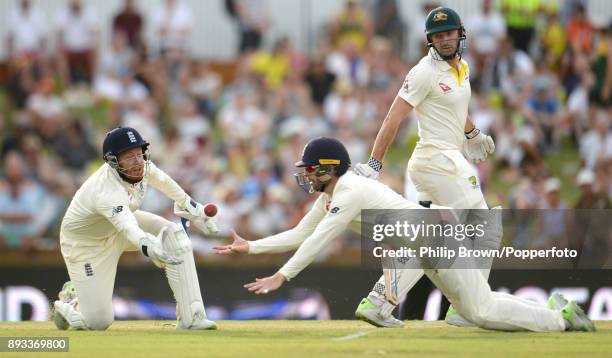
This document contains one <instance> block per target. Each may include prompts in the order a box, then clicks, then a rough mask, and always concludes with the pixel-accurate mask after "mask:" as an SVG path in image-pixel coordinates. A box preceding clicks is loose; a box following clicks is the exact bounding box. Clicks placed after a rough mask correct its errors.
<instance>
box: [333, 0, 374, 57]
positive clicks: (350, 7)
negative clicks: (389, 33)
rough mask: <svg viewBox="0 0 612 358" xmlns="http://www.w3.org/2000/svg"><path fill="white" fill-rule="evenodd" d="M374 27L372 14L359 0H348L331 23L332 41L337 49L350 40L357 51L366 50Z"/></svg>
mask: <svg viewBox="0 0 612 358" xmlns="http://www.w3.org/2000/svg"><path fill="white" fill-rule="evenodd" d="M372 33H373V28H372V20H371V19H370V16H369V15H368V14H367V13H366V12H365V10H364V9H363V8H362V7H361V5H360V4H359V1H358V0H346V1H345V5H344V8H343V9H342V10H341V11H340V13H339V14H337V15H336V16H335V17H334V19H333V20H332V22H331V24H330V25H329V35H330V38H331V40H332V41H331V42H332V43H333V44H334V45H335V46H336V48H337V49H342V48H344V47H345V43H347V42H350V43H351V44H352V45H353V46H354V47H355V50H356V51H357V52H364V51H365V50H366V48H367V46H368V45H369V42H370V39H371V38H372Z"/></svg>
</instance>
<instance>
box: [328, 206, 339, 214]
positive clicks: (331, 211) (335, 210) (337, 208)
mask: <svg viewBox="0 0 612 358" xmlns="http://www.w3.org/2000/svg"><path fill="white" fill-rule="evenodd" d="M338 211H340V208H339V207H337V206H335V207H333V208H332V209H331V210H330V211H329V212H330V213H332V214H335V213H337V212H338Z"/></svg>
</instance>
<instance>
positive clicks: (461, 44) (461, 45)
mask: <svg viewBox="0 0 612 358" xmlns="http://www.w3.org/2000/svg"><path fill="white" fill-rule="evenodd" d="M450 30H459V38H458V39H457V49H456V50H455V53H454V54H452V55H448V56H445V55H442V54H441V53H440V52H439V51H438V49H437V48H436V46H434V43H433V41H432V40H431V36H430V35H433V34H435V33H438V32H443V31H436V32H433V33H431V34H428V35H427V47H428V48H429V53H430V54H431V57H432V58H433V59H434V60H437V61H449V60H454V59H458V60H461V55H462V54H463V51H465V49H466V48H467V45H466V36H465V28H464V27H463V26H461V27H459V28H456V29H450ZM444 31H449V30H444Z"/></svg>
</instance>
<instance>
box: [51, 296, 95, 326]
mask: <svg viewBox="0 0 612 358" xmlns="http://www.w3.org/2000/svg"><path fill="white" fill-rule="evenodd" d="M76 305H77V301H76V298H75V299H74V300H72V301H71V302H63V301H55V302H54V303H53V311H52V315H53V322H54V323H55V326H56V327H57V328H58V329H61V330H66V329H68V328H73V329H77V330H83V329H87V325H86V324H85V320H84V319H83V315H81V313H80V312H79V311H77V309H76Z"/></svg>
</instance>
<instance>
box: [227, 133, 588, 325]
mask: <svg viewBox="0 0 612 358" xmlns="http://www.w3.org/2000/svg"><path fill="white" fill-rule="evenodd" d="M349 164H350V158H349V155H348V153H347V151H346V149H345V147H344V146H343V145H342V143H340V141H338V140H337V139H334V138H325V137H321V138H317V139H314V140H312V141H310V142H309V143H308V144H307V145H306V147H305V148H304V153H303V155H302V160H301V161H300V162H298V163H296V166H298V167H301V168H304V171H303V172H302V173H298V174H296V178H297V181H298V184H299V185H300V186H301V187H302V188H304V189H305V190H306V191H307V192H308V193H310V194H313V193H315V192H316V191H319V192H321V194H320V195H319V197H318V198H317V200H316V202H315V204H314V206H313V208H312V209H311V210H310V211H309V212H308V213H307V214H306V215H305V216H304V217H303V218H302V220H301V221H300V223H299V224H298V225H297V226H296V227H295V228H293V229H291V230H288V231H285V232H282V233H280V234H277V235H273V236H270V237H267V238H263V239H260V240H256V241H246V240H244V239H242V238H241V237H240V236H238V235H237V234H236V233H233V237H234V241H233V243H232V244H230V245H224V246H218V247H216V248H215V250H216V252H217V253H218V254H221V255H230V254H233V253H249V254H260V253H278V252H286V251H290V250H294V249H297V251H296V252H295V254H294V255H293V257H291V259H290V260H289V261H288V262H287V263H286V264H285V265H284V266H283V267H282V268H281V269H280V270H278V272H276V273H275V274H274V275H272V276H269V277H265V278H262V279H259V278H258V279H256V281H255V282H252V283H249V284H246V285H245V287H246V288H247V289H248V290H249V291H251V292H254V293H256V294H267V293H269V292H271V291H273V290H276V289H278V288H279V287H281V286H282V285H283V284H284V283H285V282H286V281H289V280H291V279H293V278H295V277H296V276H297V275H298V274H299V273H300V272H301V271H302V270H303V269H304V268H306V267H307V266H308V265H309V264H310V263H311V262H312V261H313V260H314V259H315V258H316V257H317V255H319V254H320V253H321V252H322V251H323V250H324V249H325V248H326V247H327V246H329V244H330V243H331V241H332V240H333V239H334V238H336V237H337V236H338V235H339V234H340V233H341V232H342V231H343V230H345V229H346V228H347V227H350V228H351V229H353V230H357V231H359V230H360V229H361V227H360V226H361V210H363V209H418V208H420V209H421V210H423V208H422V207H421V206H419V205H418V204H416V203H412V202H409V201H407V200H406V199H404V198H403V197H402V196H401V195H399V194H397V193H395V192H394V191H393V190H391V189H390V188H389V187H387V186H386V185H384V184H382V183H380V182H378V181H376V180H372V179H369V178H365V177H363V176H358V175H355V174H354V173H353V172H351V171H348V167H349ZM425 274H426V275H427V276H428V277H429V278H430V279H431V280H432V281H433V282H434V283H435V285H436V286H437V287H438V288H439V289H440V290H441V291H442V292H443V293H444V295H445V296H446V297H447V298H448V299H449V301H450V302H451V303H452V304H453V305H454V306H455V308H456V309H457V311H459V312H460V313H461V314H462V315H463V316H464V317H466V318H467V319H469V320H470V321H471V322H473V323H475V324H476V325H478V326H479V327H482V328H488V329H495V330H508V331H519V330H530V331H536V332H549V331H550V332H552V331H564V330H589V329H591V330H592V323H591V322H590V320H589V319H588V317H587V316H586V315H585V314H584V312H582V309H580V307H579V306H578V305H577V304H576V303H575V302H573V301H571V302H567V301H566V300H565V299H564V298H563V297H562V296H560V295H556V296H553V297H551V300H550V301H549V305H550V307H546V306H545V305H541V304H538V303H535V302H531V301H527V300H524V299H521V298H519V297H516V296H512V295H509V294H505V293H498V292H492V291H491V289H490V287H489V285H488V283H487V281H486V280H485V278H484V277H483V276H482V274H481V273H480V272H479V271H478V270H475V269H461V270H458V269H438V270H432V269H427V270H425Z"/></svg>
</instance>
